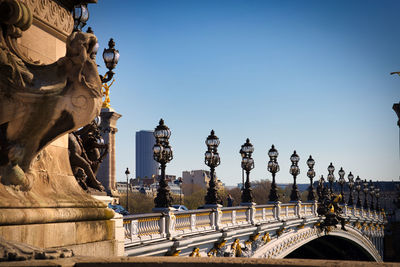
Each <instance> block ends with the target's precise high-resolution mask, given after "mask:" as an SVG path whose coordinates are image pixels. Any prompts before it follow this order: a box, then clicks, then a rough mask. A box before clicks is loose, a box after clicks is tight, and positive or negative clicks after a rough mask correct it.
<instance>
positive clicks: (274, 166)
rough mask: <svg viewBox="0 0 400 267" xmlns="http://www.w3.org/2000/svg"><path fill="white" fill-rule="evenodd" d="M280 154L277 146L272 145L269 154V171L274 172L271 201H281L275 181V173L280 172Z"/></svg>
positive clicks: (270, 193)
mask: <svg viewBox="0 0 400 267" xmlns="http://www.w3.org/2000/svg"><path fill="white" fill-rule="evenodd" d="M278 155H279V153H278V150H276V149H275V146H274V145H272V147H271V149H270V150H269V151H268V156H269V162H268V171H269V172H270V173H271V174H272V184H271V190H270V192H269V201H270V202H277V201H279V196H278V192H277V190H276V182H275V175H276V173H277V172H279V164H278V162H277V158H278Z"/></svg>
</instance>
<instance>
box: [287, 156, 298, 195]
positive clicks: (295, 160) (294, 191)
mask: <svg viewBox="0 0 400 267" xmlns="http://www.w3.org/2000/svg"><path fill="white" fill-rule="evenodd" d="M299 160H300V157H299V155H297V153H296V150H295V151H294V152H293V154H292V155H291V156H290V161H291V162H292V165H291V166H290V170H289V172H290V174H291V175H293V186H292V192H291V193H290V201H299V200H300V192H299V189H298V187H297V183H296V178H297V175H299V174H300V168H299V166H298V163H299Z"/></svg>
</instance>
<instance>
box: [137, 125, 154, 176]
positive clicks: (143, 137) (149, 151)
mask: <svg viewBox="0 0 400 267" xmlns="http://www.w3.org/2000/svg"><path fill="white" fill-rule="evenodd" d="M155 142H156V139H155V138H154V135H153V131H143V130H142V131H138V132H136V177H140V178H145V177H147V178H151V177H153V175H154V177H158V163H157V161H155V160H154V159H153V146H154V144H155Z"/></svg>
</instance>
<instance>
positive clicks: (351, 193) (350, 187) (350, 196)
mask: <svg viewBox="0 0 400 267" xmlns="http://www.w3.org/2000/svg"><path fill="white" fill-rule="evenodd" d="M347 179H348V180H349V181H348V182H347V185H348V186H349V192H350V193H349V201H348V202H347V205H349V206H353V205H354V204H353V188H354V175H353V174H352V173H351V172H350V173H349V175H348V176H347Z"/></svg>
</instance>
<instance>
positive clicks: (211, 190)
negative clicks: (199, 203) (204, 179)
mask: <svg viewBox="0 0 400 267" xmlns="http://www.w3.org/2000/svg"><path fill="white" fill-rule="evenodd" d="M206 145H207V151H206V152H205V154H204V163H205V164H206V165H207V166H208V167H210V176H211V177H210V182H209V184H208V188H207V195H206V196H205V201H206V205H218V203H217V202H218V200H219V196H218V192H217V188H216V184H215V173H214V171H215V167H217V166H218V165H219V164H220V157H219V154H218V150H217V149H218V146H219V139H218V137H217V136H216V135H215V133H214V130H211V133H210V135H209V136H208V137H207V139H206Z"/></svg>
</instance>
